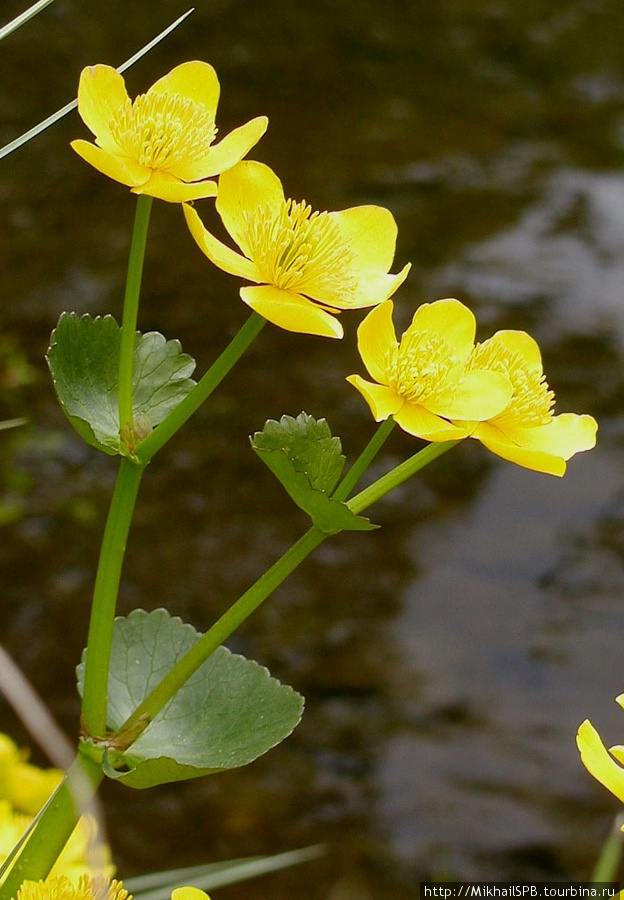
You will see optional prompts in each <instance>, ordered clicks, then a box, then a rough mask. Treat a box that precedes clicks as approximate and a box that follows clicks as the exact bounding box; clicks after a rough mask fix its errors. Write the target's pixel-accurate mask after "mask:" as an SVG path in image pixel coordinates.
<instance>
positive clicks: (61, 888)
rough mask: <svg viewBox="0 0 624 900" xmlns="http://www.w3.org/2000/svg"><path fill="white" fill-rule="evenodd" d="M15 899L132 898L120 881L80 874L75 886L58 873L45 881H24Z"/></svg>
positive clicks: (104, 899) (101, 899)
mask: <svg viewBox="0 0 624 900" xmlns="http://www.w3.org/2000/svg"><path fill="white" fill-rule="evenodd" d="M17 900H132V896H131V895H130V894H129V893H128V891H127V890H126V889H125V888H124V886H123V884H122V883H121V882H120V881H111V882H109V881H108V879H106V878H104V876H102V875H98V876H95V877H93V878H92V877H90V876H89V875H81V876H80V878H79V879H78V885H77V886H75V885H73V884H72V882H71V881H70V880H69V878H68V877H67V876H66V875H58V876H53V877H52V878H48V879H46V881H25V882H24V883H23V884H22V886H21V887H20V889H19V891H18V893H17Z"/></svg>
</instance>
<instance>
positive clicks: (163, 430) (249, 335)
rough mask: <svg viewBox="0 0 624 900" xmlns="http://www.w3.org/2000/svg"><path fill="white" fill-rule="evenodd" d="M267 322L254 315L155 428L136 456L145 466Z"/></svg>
mask: <svg viewBox="0 0 624 900" xmlns="http://www.w3.org/2000/svg"><path fill="white" fill-rule="evenodd" d="M265 324H266V319H263V318H262V316H260V315H258V313H255V312H253V313H252V314H251V315H250V317H249V318H248V319H247V321H246V322H245V324H244V325H243V327H242V328H241V329H240V331H239V332H238V334H237V335H236V336H235V337H234V338H233V339H232V340H231V341H230V343H229V344H228V345H227V347H226V348H225V350H224V351H223V353H221V355H220V356H219V357H218V359H217V360H216V361H215V362H214V363H213V364H212V366H211V367H210V368H209V369H208V371H207V372H206V374H205V375H204V376H203V377H202V378H201V379H200V380H199V381H198V382H197V384H196V385H195V387H194V388H193V390H192V391H191V392H190V393H188V394H187V395H186V397H185V398H184V400H182V402H181V403H179V404H178V406H176V408H175V409H173V410H172V411H171V412H170V413H169V415H168V416H167V418H166V419H165V420H164V421H163V422H161V423H160V425H159V426H158V427H157V428H155V429H154V431H153V432H152V433H151V434H150V435H149V436H148V437H146V438H145V440H144V441H141V443H140V444H139V445H138V447H137V448H136V457H137V459H138V460H139V461H140V462H142V463H148V462H149V461H150V459H151V458H152V457H153V456H154V454H155V453H157V452H158V451H159V450H160V448H161V447H162V446H164V444H166V443H167V441H168V440H169V439H170V438H172V437H173V435H174V434H175V433H176V432H177V431H178V430H179V429H180V428H181V427H182V425H184V423H185V422H186V421H187V419H189V418H190V417H191V416H192V415H193V413H194V412H196V411H197V410H198V409H199V407H200V406H201V405H202V403H203V402H204V400H206V399H207V398H208V397H209V396H210V394H211V393H212V392H213V391H214V389H215V388H216V387H217V386H218V385H219V384H220V383H221V381H223V379H224V378H225V376H226V375H227V374H228V372H229V371H230V369H231V368H232V367H233V366H234V364H235V363H236V362H238V360H239V359H240V358H241V356H242V355H243V353H244V352H245V350H247V348H248V347H249V346H250V344H251V343H252V342H253V340H254V339H255V338H256V337H257V336H258V335H259V334H260V332H261V331H262V329H263V327H264V325H265Z"/></svg>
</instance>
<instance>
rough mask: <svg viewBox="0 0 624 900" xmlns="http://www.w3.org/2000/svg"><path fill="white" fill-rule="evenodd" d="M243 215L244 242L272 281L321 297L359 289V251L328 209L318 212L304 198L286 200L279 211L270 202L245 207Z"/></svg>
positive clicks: (345, 293) (349, 294) (289, 288)
mask: <svg viewBox="0 0 624 900" xmlns="http://www.w3.org/2000/svg"><path fill="white" fill-rule="evenodd" d="M244 219H245V224H246V234H245V236H244V237H245V243H246V245H247V247H248V248H249V252H250V254H251V258H252V259H253V261H254V262H255V264H256V266H257V267H258V270H259V271H260V274H261V276H262V278H263V280H265V281H266V282H267V283H268V284H274V285H275V286H276V287H279V288H282V290H292V291H297V292H300V293H304V294H309V293H314V294H315V295H318V296H319V299H321V298H322V296H323V295H324V294H329V293H331V294H332V295H336V294H338V295H340V297H341V298H345V297H346V298H348V297H350V296H352V295H353V294H354V293H355V290H356V285H357V281H356V279H355V277H354V276H353V274H352V272H351V268H352V266H353V265H354V263H355V256H354V254H353V253H352V252H351V251H350V250H349V248H348V247H347V246H346V244H345V241H344V238H343V236H342V234H341V232H340V229H339V227H338V225H337V224H336V222H334V221H333V220H332V218H331V217H330V215H329V213H327V212H313V211H312V208H311V207H310V206H309V205H308V204H307V203H306V202H305V201H304V200H303V201H301V202H299V203H297V202H295V201H294V200H287V201H285V202H284V203H283V204H282V206H281V208H280V210H279V213H278V214H277V215H276V213H275V209H274V208H273V207H270V206H268V205H265V206H260V207H257V208H256V209H253V210H251V211H249V212H246V213H245V216H244Z"/></svg>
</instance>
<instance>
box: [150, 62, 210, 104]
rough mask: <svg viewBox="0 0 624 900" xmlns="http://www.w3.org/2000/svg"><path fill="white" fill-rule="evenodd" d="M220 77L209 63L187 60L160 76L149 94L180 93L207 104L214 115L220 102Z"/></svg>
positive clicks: (182, 95) (181, 95)
mask: <svg viewBox="0 0 624 900" xmlns="http://www.w3.org/2000/svg"><path fill="white" fill-rule="evenodd" d="M219 91H220V88H219V79H218V78H217V73H216V72H215V70H214V69H213V68H212V66H211V65H210V64H209V63H206V62H199V61H198V60H194V61H193V62H185V63H182V64H181V65H179V66H176V67H175V69H172V70H171V72H169V74H168V75H163V77H162V78H159V79H158V81H156V82H155V83H154V84H153V85H152V86H151V88H150V89H149V90H148V91H147V93H148V94H178V95H179V96H180V97H187V98H188V99H189V100H193V101H195V103H201V104H202V105H203V106H206V107H207V108H208V109H209V110H210V111H211V112H212V114H213V115H214V113H215V112H216V109H217V104H218V102H219Z"/></svg>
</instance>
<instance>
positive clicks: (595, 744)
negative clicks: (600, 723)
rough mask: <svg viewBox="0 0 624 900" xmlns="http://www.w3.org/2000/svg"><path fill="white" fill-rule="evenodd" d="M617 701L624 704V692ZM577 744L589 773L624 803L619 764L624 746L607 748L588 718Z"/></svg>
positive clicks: (622, 771)
mask: <svg viewBox="0 0 624 900" xmlns="http://www.w3.org/2000/svg"><path fill="white" fill-rule="evenodd" d="M616 702H617V703H619V704H620V706H624V694H621V695H620V696H619V697H617V698H616ZM576 744H577V746H578V748H579V751H580V754H581V762H582V763H583V765H584V766H585V768H586V769H587V771H588V772H589V774H590V775H593V776H594V778H595V779H596V781H599V782H600V784H602V785H604V787H606V788H607V789H608V790H609V791H611V793H612V794H615V796H616V797H617V798H618V800H620V801H621V802H622V803H624V768H623V767H622V765H619V763H623V764H624V747H622V746H619V745H618V746H615V747H611V748H610V749H609V750H607V748H606V747H605V745H604V744H603V743H602V740H601V738H600V735H599V734H598V732H597V731H596V729H595V728H594V726H593V725H592V724H591V722H590V721H589V720H588V719H585V721H584V722H583V723H582V724H581V725H580V727H579V730H578V734H577V736H576ZM616 760H617V762H616Z"/></svg>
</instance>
